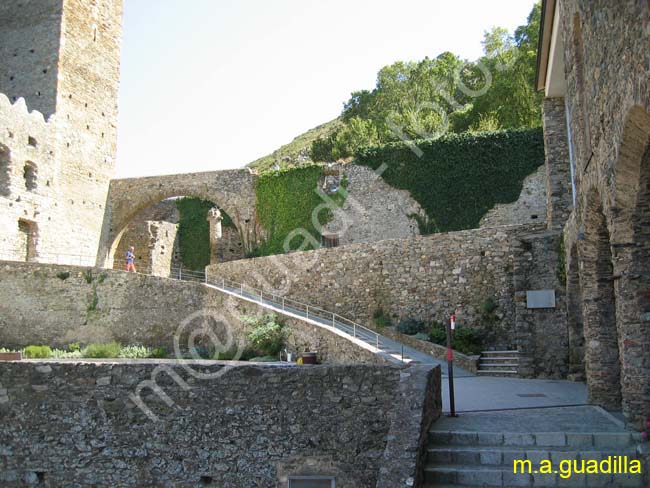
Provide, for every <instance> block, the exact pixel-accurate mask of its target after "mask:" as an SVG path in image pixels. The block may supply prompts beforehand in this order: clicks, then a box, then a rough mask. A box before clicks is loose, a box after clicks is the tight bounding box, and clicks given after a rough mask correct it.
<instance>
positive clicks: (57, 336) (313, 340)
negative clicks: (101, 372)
mask: <svg viewBox="0 0 650 488" xmlns="http://www.w3.org/2000/svg"><path fill="white" fill-rule="evenodd" d="M0 271H1V273H2V274H1V278H0V298H1V300H0V303H1V304H0V348H1V347H6V348H10V349H20V348H23V347H26V346H28V345H32V344H35V345H38V344H45V345H49V346H51V347H57V348H65V347H67V346H68V344H71V343H73V342H80V343H81V344H89V343H93V342H111V341H117V342H119V343H121V344H123V345H134V344H140V345H144V346H148V347H165V348H166V349H167V350H168V351H169V352H174V351H175V348H174V336H175V335H176V334H177V336H178V337H179V344H180V351H181V353H185V352H186V351H187V350H188V349H189V346H188V345H187V344H188V335H189V333H190V331H194V330H196V329H200V328H201V327H203V326H204V324H205V323H204V321H203V319H202V315H201V314H203V313H206V314H208V315H209V316H210V317H213V319H214V320H211V321H209V324H210V327H211V329H210V330H212V331H213V332H214V333H215V334H216V336H217V337H218V338H219V340H220V342H221V345H222V346H223V348H224V349H229V348H230V347H231V346H232V347H236V346H238V345H240V346H241V348H242V349H243V348H245V347H247V346H248V339H247V336H248V334H249V333H250V331H251V328H250V326H248V325H247V324H245V323H244V322H243V321H242V317H247V316H248V317H257V316H260V315H262V314H265V313H267V312H268V311H267V310H265V309H263V308H262V307H260V306H259V305H257V304H254V303H251V302H248V301H245V300H241V299H238V298H235V297H231V296H228V295H225V294H223V293H221V292H218V291H216V290H213V289H210V288H207V287H205V286H203V285H202V284H200V283H189V282H181V281H175V280H170V279H164V278H159V277H156V276H150V275H142V274H133V273H126V272H122V271H109V270H103V269H97V268H95V269H93V268H81V267H72V266H56V265H45V264H36V263H8V262H4V263H3V262H0ZM89 281H90V282H89ZM280 318H281V319H282V320H283V322H284V324H285V326H286V327H287V331H288V339H287V344H286V347H287V350H288V351H289V352H291V353H293V355H294V358H297V357H298V355H299V354H300V353H302V352H305V351H315V352H317V353H318V357H319V359H320V361H322V362H324V363H330V364H357V363H371V364H385V363H386V360H385V359H384V358H382V357H381V356H378V355H376V354H374V353H373V352H371V351H368V350H367V349H364V348H362V347H360V346H358V345H356V344H354V343H353V342H351V341H349V340H348V339H346V338H343V337H341V336H340V335H337V334H335V333H333V332H331V331H329V330H326V329H324V328H320V327H316V326H312V325H310V324H306V323H304V322H302V321H300V320H297V319H292V318H287V317H284V318H283V317H280ZM199 343H200V344H202V343H205V344H204V345H206V346H207V345H209V343H208V341H207V339H206V338H205V336H201V339H200V340H199V341H198V342H197V344H199ZM200 344H199V345H200Z"/></svg>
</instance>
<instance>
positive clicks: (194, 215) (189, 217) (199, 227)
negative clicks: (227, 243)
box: [176, 197, 234, 271]
mask: <svg viewBox="0 0 650 488" xmlns="http://www.w3.org/2000/svg"><path fill="white" fill-rule="evenodd" d="M214 206H215V204H214V203H212V202H210V201H208V200H201V199H200V198H190V197H185V198H179V199H178V200H176V208H178V213H179V222H178V247H179V251H180V255H181V261H182V263H183V266H186V267H188V268H190V269H193V270H197V271H199V270H200V271H202V270H203V269H204V268H205V267H206V266H207V265H208V264H210V223H209V222H208V220H207V219H208V212H209V211H210V209H211V208H212V207H214ZM221 215H222V217H223V221H222V222H221V225H222V226H224V227H234V224H233V222H232V220H231V218H230V217H229V216H228V215H227V214H226V213H225V212H224V210H223V209H221Z"/></svg>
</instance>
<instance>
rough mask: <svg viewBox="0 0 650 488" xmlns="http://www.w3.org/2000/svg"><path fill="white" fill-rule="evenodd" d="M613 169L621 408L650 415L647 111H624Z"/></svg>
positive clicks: (638, 418) (635, 418)
mask: <svg viewBox="0 0 650 488" xmlns="http://www.w3.org/2000/svg"><path fill="white" fill-rule="evenodd" d="M618 155H619V157H618V160H617V162H616V167H615V168H616V169H615V185H616V188H615V196H614V199H615V201H614V219H613V227H614V229H615V234H614V239H613V242H612V245H613V248H614V250H615V253H616V255H615V270H614V271H615V275H616V300H617V317H618V320H619V333H620V335H621V337H620V344H621V346H620V347H621V365H622V402H623V411H624V413H625V414H626V416H627V417H628V419H629V420H630V421H631V422H632V423H633V424H640V423H641V422H642V421H643V420H644V419H645V418H646V417H649V416H650V354H649V353H648V351H649V350H650V113H649V112H648V111H647V110H645V109H643V108H642V107H639V106H635V107H632V108H631V109H630V111H629V112H628V114H627V117H626V122H625V126H624V130H623V137H622V140H621V145H620V147H619V151H618Z"/></svg>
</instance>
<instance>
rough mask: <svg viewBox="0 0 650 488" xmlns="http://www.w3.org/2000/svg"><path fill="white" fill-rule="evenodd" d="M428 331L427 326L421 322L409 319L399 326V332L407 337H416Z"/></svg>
mask: <svg viewBox="0 0 650 488" xmlns="http://www.w3.org/2000/svg"><path fill="white" fill-rule="evenodd" d="M426 331H427V324H426V323H424V322H422V321H421V320H417V319H413V318H408V319H404V320H402V321H401V322H400V323H399V324H397V332H400V333H402V334H406V335H415V334H419V333H424V332H426Z"/></svg>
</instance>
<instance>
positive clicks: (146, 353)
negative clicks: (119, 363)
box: [118, 346, 151, 359]
mask: <svg viewBox="0 0 650 488" xmlns="http://www.w3.org/2000/svg"><path fill="white" fill-rule="evenodd" d="M118 357H120V358H126V359H142V358H148V357H151V349H149V348H148V347H144V346H126V347H123V348H122V349H121V350H120V352H119V354H118Z"/></svg>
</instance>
